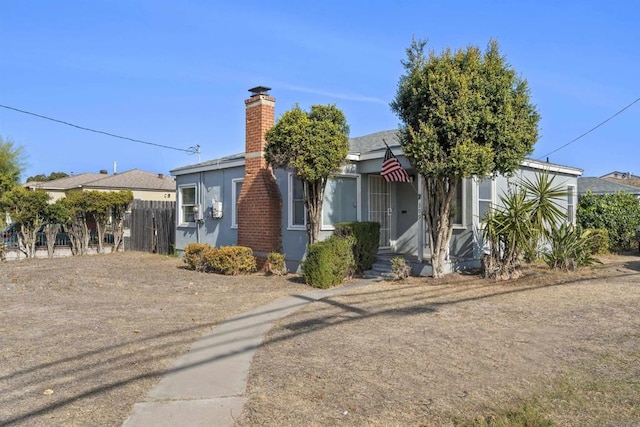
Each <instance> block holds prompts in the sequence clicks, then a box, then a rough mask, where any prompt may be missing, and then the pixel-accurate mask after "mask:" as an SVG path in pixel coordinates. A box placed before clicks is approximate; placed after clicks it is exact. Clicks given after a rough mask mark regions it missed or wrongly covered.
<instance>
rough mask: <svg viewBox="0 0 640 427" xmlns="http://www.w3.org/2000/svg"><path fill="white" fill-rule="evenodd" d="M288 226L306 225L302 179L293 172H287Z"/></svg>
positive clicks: (299, 226) (302, 227) (303, 226)
mask: <svg viewBox="0 0 640 427" xmlns="http://www.w3.org/2000/svg"><path fill="white" fill-rule="evenodd" d="M288 193H289V203H288V207H289V228H298V229H300V228H301V229H305V228H306V225H307V218H306V209H305V208H304V190H303V186H302V180H301V179H300V178H298V177H297V176H295V175H294V174H293V173H290V174H289V192H288Z"/></svg>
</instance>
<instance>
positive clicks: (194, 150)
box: [0, 104, 200, 154]
mask: <svg viewBox="0 0 640 427" xmlns="http://www.w3.org/2000/svg"><path fill="white" fill-rule="evenodd" d="M0 107H2V108H6V109H8V110H13V111H17V112H19V113H24V114H29V115H32V116H36V117H40V118H41V119H46V120H51V121H52V122H57V123H62V124H63V125H67V126H71V127H74V128H78V129H82V130H86V131H89V132H95V133H101V134H103V135H107V136H112V137H114V138H120V139H126V140H127V141H133V142H139V143H141V144H147V145H153V146H154V147H160V148H167V149H169V150H176V151H184V152H185V153H188V154H195V153H199V150H200V147H199V146H196V147H190V148H177V147H170V146H168V145H162V144H155V143H153V142H147V141H142V140H140V139H133V138H128V137H126V136H120V135H115V134H113V133H109V132H103V131H101V130H95V129H90V128H86V127H83V126H78V125H74V124H73V123H69V122H65V121H63V120H58V119H53V118H51V117H47V116H43V115H40V114H36V113H31V112H29V111H24V110H20V109H18V108H14V107H9V106H8V105H2V104H0Z"/></svg>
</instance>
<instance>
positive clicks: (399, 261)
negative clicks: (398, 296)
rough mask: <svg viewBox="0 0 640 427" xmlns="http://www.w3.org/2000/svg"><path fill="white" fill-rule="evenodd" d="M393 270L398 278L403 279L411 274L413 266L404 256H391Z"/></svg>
mask: <svg viewBox="0 0 640 427" xmlns="http://www.w3.org/2000/svg"><path fill="white" fill-rule="evenodd" d="M391 272H392V273H393V275H394V276H395V278H396V280H403V279H406V278H407V277H409V275H410V274H411V266H410V265H409V264H408V263H407V261H406V260H405V259H404V258H402V257H399V256H397V257H393V258H391Z"/></svg>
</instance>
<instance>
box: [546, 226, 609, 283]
mask: <svg viewBox="0 0 640 427" xmlns="http://www.w3.org/2000/svg"><path fill="white" fill-rule="evenodd" d="M550 240H551V242H550V244H551V247H550V249H549V250H548V251H547V252H546V253H545V254H544V260H545V262H546V263H547V265H548V266H549V267H551V268H556V269H562V270H567V271H569V270H575V269H576V268H578V267H584V266H588V265H593V264H594V263H596V262H599V261H598V260H597V259H595V258H594V257H593V254H592V252H591V248H592V242H591V233H590V232H589V231H585V232H583V233H579V232H578V230H577V229H576V228H575V227H574V226H573V225H568V224H562V225H561V226H560V227H558V228H554V229H553V230H552V231H551V236H550Z"/></svg>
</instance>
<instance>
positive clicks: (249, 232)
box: [171, 87, 582, 275]
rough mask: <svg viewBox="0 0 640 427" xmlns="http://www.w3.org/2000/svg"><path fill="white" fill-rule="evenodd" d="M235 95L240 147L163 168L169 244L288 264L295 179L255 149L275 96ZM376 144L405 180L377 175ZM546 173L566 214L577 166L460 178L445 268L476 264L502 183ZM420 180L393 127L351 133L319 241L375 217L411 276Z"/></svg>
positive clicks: (297, 203) (298, 218)
mask: <svg viewBox="0 0 640 427" xmlns="http://www.w3.org/2000/svg"><path fill="white" fill-rule="evenodd" d="M251 92H252V95H251V96H250V97H249V98H248V99H247V100H246V101H245V106H246V146H245V152H244V153H240V154H237V155H234V156H229V157H224V158H220V159H216V160H210V161H206V162H202V163H198V164H195V165H190V166H184V167H179V168H176V169H173V170H172V171H171V174H172V175H174V176H175V177H176V184H177V221H176V222H177V225H176V248H177V249H178V251H182V250H183V249H184V247H185V246H186V245H188V244H189V243H194V242H198V243H209V244H211V245H215V246H226V245H243V246H249V247H251V248H252V249H253V250H254V253H255V254H256V256H257V257H258V259H259V260H264V259H265V258H266V256H267V255H268V254H269V253H270V252H274V251H278V252H282V253H284V254H285V257H286V260H287V266H288V268H289V269H290V270H293V271H295V270H296V269H297V268H298V266H299V263H300V261H301V260H302V259H303V257H304V254H305V249H306V244H307V235H306V228H305V209H304V202H303V198H302V186H301V183H300V181H299V180H298V179H296V177H295V175H294V174H293V173H292V172H291V171H287V170H282V169H276V170H274V171H273V172H272V171H271V170H270V169H269V168H268V167H267V164H266V162H265V160H264V157H263V151H264V144H265V139H264V135H265V132H266V131H267V130H268V129H269V128H270V127H271V126H273V124H274V118H275V101H276V100H275V98H273V97H271V96H270V95H269V94H268V89H267V88H261V87H259V88H255V89H252V90H251ZM385 142H386V144H388V145H389V146H390V147H391V148H392V151H393V153H394V154H395V155H396V156H397V157H398V160H399V161H400V162H401V164H402V166H403V167H404V168H405V169H406V170H407V171H408V173H409V174H410V175H411V176H412V178H413V182H408V183H407V182H387V181H385V179H384V178H383V177H382V176H381V175H380V171H381V165H382V162H383V159H384V155H385V150H386V146H385ZM541 171H549V172H550V173H551V174H552V175H554V176H555V177H556V179H555V181H554V183H555V184H556V185H562V186H563V187H565V188H566V189H567V191H568V196H567V197H566V199H565V200H563V201H562V206H563V209H566V211H567V216H568V218H569V220H571V221H574V218H575V209H576V202H577V192H576V187H577V177H578V176H580V175H581V174H582V170H580V169H576V168H572V167H567V166H561V165H555V164H550V163H544V162H540V161H536V160H529V159H528V160H525V161H523V162H522V165H521V167H520V169H519V170H518V171H517V172H516V174H515V176H513V177H511V178H506V177H502V176H499V177H497V178H495V179H487V180H480V181H478V180H475V179H467V180H464V182H462V183H461V186H460V188H459V191H458V192H457V199H456V206H457V208H456V209H455V210H454V211H455V218H454V221H455V227H454V233H453V238H452V241H451V246H450V257H449V258H450V259H449V265H448V268H449V270H458V269H464V268H468V267H477V266H479V259H480V256H481V254H482V244H481V243H480V240H481V239H480V237H479V235H480V233H479V231H478V230H479V229H480V218H481V216H482V214H483V213H484V212H485V211H486V210H487V209H488V208H489V206H491V205H492V204H496V203H497V202H498V200H499V196H500V195H501V194H502V193H503V192H504V191H506V190H507V189H508V187H509V184H510V183H512V182H514V180H517V179H518V178H523V177H533V176H534V175H535V174H536V173H537V172H541ZM423 191H424V190H423V185H422V180H421V179H419V177H418V176H417V174H416V172H415V171H414V170H413V169H412V168H411V165H410V164H409V162H408V161H407V159H406V158H405V157H404V156H403V153H402V149H401V147H400V145H399V142H398V138H397V135H396V131H393V130H389V131H383V132H378V133H374V134H371V135H366V136H361V137H358V138H352V139H351V140H350V150H349V154H348V156H347V159H346V164H345V165H344V166H343V167H342V169H341V171H340V172H339V173H338V174H336V175H335V176H334V177H333V178H331V179H330V180H329V182H328V184H327V188H326V192H325V197H324V203H323V208H322V224H321V233H320V236H319V237H320V239H321V240H322V239H324V238H326V237H327V236H329V235H330V234H331V233H332V231H333V229H334V225H335V224H336V223H339V222H345V221H377V222H379V223H380V224H381V229H380V249H381V251H388V252H391V253H398V254H404V255H410V256H414V257H416V258H417V260H418V261H420V262H423V264H424V268H423V269H421V270H420V273H421V274H425V275H429V274H431V271H430V266H429V265H428V264H427V263H424V261H425V260H428V259H429V247H428V244H429V243H428V242H429V239H428V238H427V235H426V230H425V223H424V220H423V218H422V215H421V212H422V209H423V207H422V206H421V204H420V201H421V200H424V197H421V195H422V193H423Z"/></svg>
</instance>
